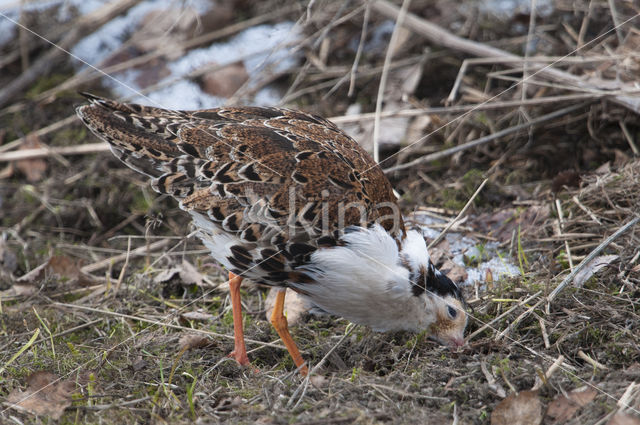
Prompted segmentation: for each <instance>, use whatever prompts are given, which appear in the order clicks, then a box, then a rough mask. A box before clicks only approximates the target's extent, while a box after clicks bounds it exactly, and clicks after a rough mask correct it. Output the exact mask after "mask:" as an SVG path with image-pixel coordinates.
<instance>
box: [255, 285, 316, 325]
mask: <svg viewBox="0 0 640 425" xmlns="http://www.w3.org/2000/svg"><path fill="white" fill-rule="evenodd" d="M278 291H279V289H276V288H272V289H271V290H270V291H269V295H267V299H266V300H265V302H264V305H265V307H266V309H267V311H266V316H267V320H270V319H271V313H273V307H274V306H275V302H276V294H277V293H278ZM310 308H311V304H310V303H309V301H307V300H306V299H304V298H303V297H302V296H301V295H300V294H298V293H297V292H295V291H292V290H291V289H287V294H286V296H285V298H284V315H285V316H287V322H288V323H289V325H294V324H296V323H297V322H299V321H300V319H301V318H302V316H303V315H304V314H305V313H306V312H307V311H309V309H310Z"/></svg>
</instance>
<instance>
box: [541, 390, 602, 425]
mask: <svg viewBox="0 0 640 425" xmlns="http://www.w3.org/2000/svg"><path fill="white" fill-rule="evenodd" d="M596 395H598V392H597V391H596V390H595V389H594V388H592V387H587V386H584V387H580V388H578V389H575V390H573V391H570V392H569V393H568V394H567V395H566V396H564V395H559V396H558V397H556V399H555V400H553V401H552V402H551V403H550V404H549V408H548V409H547V416H549V417H551V418H553V419H554V421H555V423H565V422H567V421H568V420H569V419H571V418H572V417H573V415H575V413H576V412H577V411H578V410H579V409H580V408H582V407H584V406H586V405H587V404H589V403H591V401H592V400H593V399H594V398H595V397H596Z"/></svg>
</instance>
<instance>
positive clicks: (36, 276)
mask: <svg viewBox="0 0 640 425" xmlns="http://www.w3.org/2000/svg"><path fill="white" fill-rule="evenodd" d="M50 276H57V277H58V278H65V279H67V280H68V282H67V283H80V284H86V283H88V282H91V281H92V279H91V278H90V277H89V276H87V275H86V274H84V273H82V271H81V270H80V263H79V262H78V261H76V260H73V259H72V258H70V257H67V256H65V255H54V256H52V257H50V258H49V259H48V260H47V261H46V262H44V263H42V264H40V265H39V266H38V267H36V268H35V269H33V270H31V271H30V272H29V273H27V274H25V275H24V276H21V277H20V278H19V279H17V282H20V283H39V281H40V280H42V279H45V278H47V277H50Z"/></svg>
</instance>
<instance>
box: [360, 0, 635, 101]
mask: <svg viewBox="0 0 640 425" xmlns="http://www.w3.org/2000/svg"><path fill="white" fill-rule="evenodd" d="M372 7H373V8H374V9H375V10H376V11H377V12H379V13H381V14H382V15H384V16H387V17H388V18H390V19H396V18H397V16H398V14H399V13H400V10H399V8H398V7H397V6H395V5H394V4H392V3H390V2H389V1H387V0H376V1H375V2H374V3H373V5H372ZM637 16H638V15H635V16H633V17H631V18H630V19H628V20H626V21H624V22H621V23H620V25H624V24H626V23H628V22H630V21H631V20H632V19H634V18H636V17H637ZM403 22H404V25H406V27H407V28H409V29H411V30H412V31H414V32H416V33H418V34H420V35H422V36H423V37H425V38H426V39H427V40H429V41H431V42H432V43H436V44H438V45H441V46H444V47H448V48H451V49H454V50H459V51H462V52H466V53H469V54H471V55H474V56H488V57H501V58H513V59H516V58H517V59H522V58H521V57H519V56H517V55H514V54H512V53H509V52H506V51H504V50H501V49H498V48H496V47H492V46H489V45H488V44H485V43H478V42H475V41H471V40H467V39H464V38H462V37H458V36H456V35H453V34H451V33H450V32H449V31H447V30H445V29H444V28H441V27H439V26H438V25H435V24H433V23H431V22H428V21H426V20H424V19H422V18H420V17H419V16H417V15H414V14H412V13H408V14H407V16H406V18H405V19H404V21H403ZM610 31H611V30H610ZM608 32H609V31H607V32H605V33H603V34H601V35H600V36H598V37H596V38H595V39H593V40H591V41H590V42H589V43H586V44H585V46H586V45H589V44H590V43H592V42H594V41H596V40H598V39H601V38H602V37H604V36H605V35H606V34H607V33H608ZM571 53H574V52H571ZM567 56H569V55H567ZM557 62H560V60H559V61H557ZM536 74H538V75H541V76H545V77H547V78H550V79H553V80H556V81H561V82H564V83H570V84H573V85H575V86H576V87H578V88H581V89H591V88H607V89H611V88H616V89H623V90H632V91H633V90H635V87H634V86H633V84H631V83H624V82H620V81H615V80H597V79H596V80H594V79H591V80H589V81H585V80H583V79H582V78H580V77H578V76H576V75H572V74H569V73H567V72H564V71H561V70H558V69H554V68H551V67H550V66H547V67H545V68H544V69H541V70H539V71H537V73H536ZM596 81H597V83H596ZM612 100H613V101H614V102H616V103H617V104H619V105H622V106H624V107H626V108H629V109H631V110H632V111H634V112H636V113H638V112H640V100H638V99H637V98H634V97H631V96H628V95H626V96H625V95H624V94H620V95H616V96H614V97H613V98H612Z"/></svg>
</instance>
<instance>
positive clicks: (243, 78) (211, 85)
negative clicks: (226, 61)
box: [201, 62, 249, 98]
mask: <svg viewBox="0 0 640 425" xmlns="http://www.w3.org/2000/svg"><path fill="white" fill-rule="evenodd" d="M248 80H249V73H248V72H247V69H246V68H245V66H244V63H242V62H236V63H233V64H231V65H228V66H225V67H224V68H221V69H218V70H216V71H212V72H207V73H206V74H204V75H203V76H202V80H201V81H202V84H201V85H202V90H203V91H205V92H206V93H209V94H210V95H213V96H218V97H224V98H230V97H231V96H233V95H234V94H235V93H236V92H237V91H238V89H239V88H240V87H242V86H243V85H244V83H246V82H247V81H248Z"/></svg>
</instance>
